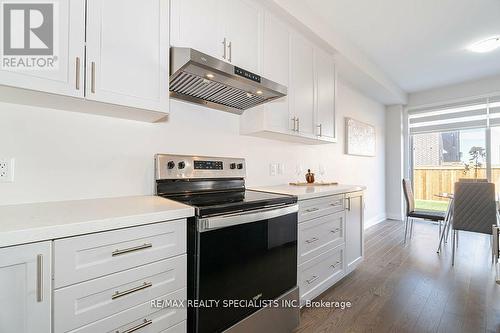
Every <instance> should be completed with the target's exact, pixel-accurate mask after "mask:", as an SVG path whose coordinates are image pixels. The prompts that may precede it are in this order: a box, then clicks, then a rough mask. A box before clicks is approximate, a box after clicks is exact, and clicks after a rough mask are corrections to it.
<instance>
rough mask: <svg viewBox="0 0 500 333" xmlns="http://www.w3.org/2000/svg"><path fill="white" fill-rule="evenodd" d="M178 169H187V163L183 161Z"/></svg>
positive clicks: (178, 165)
mask: <svg viewBox="0 0 500 333" xmlns="http://www.w3.org/2000/svg"><path fill="white" fill-rule="evenodd" d="M177 167H178V168H179V169H184V168H185V167H186V163H184V162H183V161H181V162H179V164H177Z"/></svg>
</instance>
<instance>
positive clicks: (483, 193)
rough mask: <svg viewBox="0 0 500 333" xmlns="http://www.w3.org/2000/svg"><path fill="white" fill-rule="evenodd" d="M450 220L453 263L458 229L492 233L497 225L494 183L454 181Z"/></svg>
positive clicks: (453, 263) (452, 262)
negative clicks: (493, 227)
mask: <svg viewBox="0 0 500 333" xmlns="http://www.w3.org/2000/svg"><path fill="white" fill-rule="evenodd" d="M454 196H455V198H454V205H453V220H452V229H453V234H452V247H453V249H452V255H451V265H452V266H453V265H455V248H456V246H455V245H456V237H457V233H458V231H459V230H463V231H470V232H477V233H482V234H488V235H492V234H493V232H492V230H493V229H492V226H496V225H498V222H497V221H498V218H497V216H498V214H497V204H496V195H495V184H493V183H487V182H456V183H455V193H454Z"/></svg>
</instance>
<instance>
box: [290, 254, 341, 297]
mask: <svg viewBox="0 0 500 333" xmlns="http://www.w3.org/2000/svg"><path fill="white" fill-rule="evenodd" d="M343 271H344V247H343V246H338V247H336V248H333V249H331V250H329V251H327V252H325V253H323V254H321V255H319V256H318V257H316V258H314V259H312V260H310V261H308V262H306V263H304V264H302V265H300V266H299V289H300V299H301V300H303V299H309V298H313V297H315V296H317V294H316V292H317V293H318V294H319V292H320V291H318V290H321V291H323V290H325V289H326V288H328V287H330V286H331V284H333V282H335V281H336V280H335V279H336V278H337V277H338V278H340V277H341V276H342V274H343ZM312 295H314V296H312ZM311 296H312V297H311Z"/></svg>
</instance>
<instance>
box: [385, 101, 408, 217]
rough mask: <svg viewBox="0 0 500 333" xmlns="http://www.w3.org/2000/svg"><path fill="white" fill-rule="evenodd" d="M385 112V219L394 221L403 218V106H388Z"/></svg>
mask: <svg viewBox="0 0 500 333" xmlns="http://www.w3.org/2000/svg"><path fill="white" fill-rule="evenodd" d="M386 110H387V112H386V121H385V126H386V134H385V137H386V145H385V149H386V155H385V163H386V169H385V177H386V196H385V198H386V211H387V217H388V218H391V219H394V220H401V219H402V218H403V188H402V185H401V181H402V179H403V177H404V172H403V160H404V158H403V156H404V155H403V154H404V150H403V145H404V142H405V141H404V137H403V106H402V105H393V106H388V107H387V109H386Z"/></svg>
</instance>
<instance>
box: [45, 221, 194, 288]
mask: <svg viewBox="0 0 500 333" xmlns="http://www.w3.org/2000/svg"><path fill="white" fill-rule="evenodd" d="M185 252H186V220H178V221H172V222H165V223H157V224H150V225H145V226H139V227H133V228H126V229H120V230H113V231H107V232H101V233H96V234H91V235H84V236H78V237H71V238H64V239H59V240H56V241H54V287H55V288H60V287H63V286H67V285H70V284H74V283H78V282H82V281H86V280H90V279H94V278H97V277H100V276H104V275H107V274H111V273H115V272H119V271H123V270H126V269H129V268H132V267H137V266H141V265H144V264H148V263H151V262H154V261H158V260H161V259H166V258H169V257H173V256H176V255H179V254H182V253H185Z"/></svg>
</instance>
